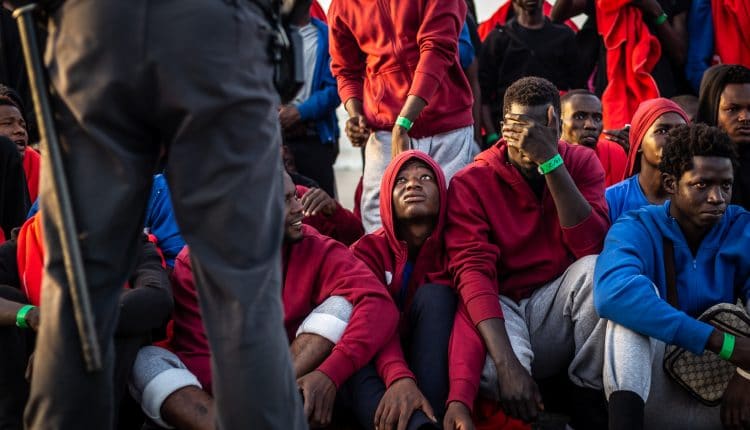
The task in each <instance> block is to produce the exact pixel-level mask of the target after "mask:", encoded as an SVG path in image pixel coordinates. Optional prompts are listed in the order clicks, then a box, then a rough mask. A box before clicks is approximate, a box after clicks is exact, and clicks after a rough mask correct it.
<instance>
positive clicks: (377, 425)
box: [374, 399, 385, 430]
mask: <svg viewBox="0 0 750 430" xmlns="http://www.w3.org/2000/svg"><path fill="white" fill-rule="evenodd" d="M383 409H385V405H384V404H383V400H382V399H381V400H380V403H378V407H377V409H375V420H374V421H375V428H376V429H377V430H381V429H380V418H381V417H382V416H383Z"/></svg>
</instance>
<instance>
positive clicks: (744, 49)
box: [711, 0, 750, 67]
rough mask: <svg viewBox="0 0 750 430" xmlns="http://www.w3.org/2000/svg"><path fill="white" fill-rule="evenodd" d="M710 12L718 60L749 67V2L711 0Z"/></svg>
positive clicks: (744, 0) (740, 0) (723, 62)
mask: <svg viewBox="0 0 750 430" xmlns="http://www.w3.org/2000/svg"><path fill="white" fill-rule="evenodd" d="M711 13H712V15H713V21H714V37H715V38H716V40H715V41H714V47H715V49H716V55H718V56H719V61H720V62H721V63H722V64H741V65H743V66H745V67H750V2H748V1H747V0H712V1H711Z"/></svg>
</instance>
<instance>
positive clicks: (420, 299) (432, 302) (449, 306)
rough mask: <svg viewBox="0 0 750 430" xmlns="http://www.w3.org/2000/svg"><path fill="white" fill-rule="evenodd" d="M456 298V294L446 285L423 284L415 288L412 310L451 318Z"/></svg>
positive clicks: (454, 309)
mask: <svg viewBox="0 0 750 430" xmlns="http://www.w3.org/2000/svg"><path fill="white" fill-rule="evenodd" d="M457 301H458V298H457V296H456V292H455V291H454V290H453V289H452V288H451V287H449V286H447V285H441V284H425V285H422V286H421V287H419V288H417V292H416V293H415V294H414V299H413V301H412V305H411V306H412V310H413V311H417V312H420V313H424V312H430V313H431V314H435V315H439V316H451V317H453V314H454V312H455V311H456V303H457Z"/></svg>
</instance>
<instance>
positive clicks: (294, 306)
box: [131, 174, 398, 429]
mask: <svg viewBox="0 0 750 430" xmlns="http://www.w3.org/2000/svg"><path fill="white" fill-rule="evenodd" d="M284 192H285V201H286V223H285V230H284V244H283V250H282V256H283V267H282V273H283V274H284V287H283V290H282V302H283V306H284V325H285V327H286V331H287V335H288V337H289V341H290V343H291V345H290V349H291V354H292V361H293V363H294V370H295V372H296V375H297V378H298V379H297V382H298V384H299V387H300V390H301V392H302V396H303V397H304V405H305V412H306V414H307V418H308V421H309V422H310V423H311V424H312V425H314V426H326V425H328V424H329V423H330V421H331V414H332V411H333V405H334V400H335V397H336V391H337V389H338V388H339V387H341V385H342V384H343V383H344V382H345V381H346V380H347V379H348V378H349V377H350V376H351V375H352V374H354V373H355V372H356V371H358V370H359V369H360V368H362V367H363V366H364V365H365V364H367V363H368V362H369V361H370V360H371V359H372V358H373V356H374V355H375V353H376V352H377V351H378V350H379V349H380V348H381V347H382V346H383V345H384V344H385V343H386V341H387V340H388V339H390V338H391V336H393V333H394V332H395V330H396V324H397V321H398V312H397V310H396V308H395V306H394V305H393V302H392V300H391V299H390V297H389V296H388V292H387V291H386V290H385V288H384V287H383V286H382V284H381V283H380V282H379V281H378V280H377V279H376V278H375V277H374V276H373V275H372V273H371V272H370V271H369V270H368V269H367V267H366V266H365V265H364V264H363V263H362V262H360V261H359V260H357V259H356V257H354V256H353V255H352V253H351V251H349V250H348V249H347V248H346V247H345V246H344V245H342V244H341V243H339V242H337V241H335V240H333V239H330V238H328V237H325V236H323V235H321V234H320V233H318V232H317V231H315V229H313V228H311V227H308V226H306V225H303V224H302V210H303V209H302V204H301V203H300V201H299V198H298V196H297V194H296V192H295V187H294V184H293V183H292V179H291V178H290V177H289V175H288V174H284ZM249 240H251V238H249ZM190 267H191V265H190V257H189V250H188V248H185V249H184V250H183V251H182V252H181V253H180V255H179V256H178V257H177V261H176V263H175V270H174V280H173V289H174V296H175V312H174V333H173V337H172V339H171V340H170V341H169V343H168V345H167V346H168V347H169V349H171V350H172V351H173V352H174V354H173V353H172V352H170V351H167V350H166V349H163V348H159V347H148V348H144V349H143V350H142V351H141V354H140V355H139V357H138V360H137V362H136V365H135V366H134V369H133V375H132V381H131V392H132V393H133V394H134V396H135V397H136V399H137V400H139V402H140V403H141V407H142V408H143V410H144V412H145V413H146V414H147V415H148V416H149V417H151V418H152V419H153V420H154V421H155V422H156V423H158V424H159V425H161V426H167V425H171V426H175V427H178V428H180V429H206V428H214V427H213V426H214V411H213V399H212V398H211V395H210V393H211V369H210V364H209V363H210V351H209V347H208V342H207V341H206V336H205V332H204V329H203V325H202V321H201V314H200V309H199V306H198V297H197V295H196V290H195V286H194V282H193V275H192V273H191V270H190ZM255 287H256V286H252V285H248V288H255ZM316 307H317V308H316ZM261 341H262V340H261ZM259 389H261V390H262V389H263V388H262V387H259ZM204 390H205V391H204Z"/></svg>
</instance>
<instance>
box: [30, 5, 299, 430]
mask: <svg viewBox="0 0 750 430" xmlns="http://www.w3.org/2000/svg"><path fill="white" fill-rule="evenodd" d="M258 2H261V3H262V2H267V3H268V4H269V5H270V4H271V2H270V0H254V1H252V2H251V1H247V0H242V1H220V0H130V1H121V0H76V1H66V2H64V3H63V4H62V5H61V6H60V8H59V9H58V10H57V11H56V12H55V13H53V14H52V16H51V17H50V22H49V37H48V39H47V42H48V46H47V49H46V55H47V66H48V67H47V68H48V73H49V78H50V84H51V86H52V87H54V97H53V100H52V103H53V105H54V108H55V114H56V115H55V119H56V120H57V125H58V132H59V135H60V142H61V145H62V149H63V154H62V155H63V161H64V163H65V168H66V177H67V182H68V185H69V188H70V191H71V194H72V204H73V209H74V211H75V215H76V224H77V226H78V233H79V242H80V245H81V251H82V255H83V263H84V266H85V271H86V277H87V279H88V284H89V291H90V296H91V302H92V308H93V313H94V318H95V320H96V326H97V332H98V337H99V339H98V341H99V346H100V348H101V351H102V353H103V370H102V371H101V372H97V373H87V372H86V370H85V368H84V362H83V360H82V358H81V351H80V343H79V339H78V333H77V331H76V325H75V321H74V318H73V310H72V305H71V298H70V288H69V285H68V281H67V279H66V276H65V267H64V265H63V253H62V251H61V247H60V236H59V233H58V231H59V226H60V225H61V219H60V215H59V214H58V213H55V212H54V209H53V208H52V207H51V206H50V204H51V202H53V201H54V199H55V194H54V191H53V186H52V184H53V183H52V178H51V176H50V170H49V169H47V168H45V169H42V177H41V216H42V220H43V225H44V245H45V250H46V253H47V255H46V258H45V268H44V269H45V270H44V282H43V293H42V305H41V307H42V308H43V309H44V312H43V313H42V315H41V328H40V331H39V337H38V343H37V357H44V358H45V359H38V360H35V362H34V370H33V372H34V373H33V374H34V377H33V379H32V381H31V395H30V398H29V401H28V404H27V407H26V413H25V423H26V427H27V428H29V429H32V430H36V429H45V430H48V429H51V430H55V429H61V430H67V429H95V430H104V429H112V428H114V423H113V419H114V418H113V417H114V413H113V412H114V407H115V405H114V396H113V387H112V372H113V363H114V349H113V343H112V335H113V332H114V329H115V325H116V322H117V318H118V312H117V309H118V299H119V296H120V294H121V291H122V286H123V284H124V283H125V280H126V279H127V277H128V275H129V272H130V271H131V269H132V268H133V266H134V263H135V259H136V252H137V247H136V245H137V240H136V239H137V237H138V234H139V233H140V232H141V231H142V229H143V216H144V212H145V208H146V203H147V200H148V197H149V192H150V188H151V181H152V175H153V173H154V170H155V169H156V168H157V160H158V158H159V154H160V152H161V150H162V149H165V148H167V149H168V154H169V157H168V158H169V160H168V166H167V170H166V175H167V178H168V180H169V185H170V189H171V191H172V202H173V204H174V211H175V216H176V218H177V222H178V223H179V225H180V230H181V233H182V235H183V236H184V238H185V242H187V243H188V244H189V245H190V248H191V258H192V260H193V261H192V262H193V272H194V276H195V281H196V287H197V291H198V295H199V296H200V306H201V313H202V315H203V322H204V325H205V327H206V334H207V337H208V341H209V343H210V346H211V350H212V352H213V355H212V371H213V383H214V387H213V392H214V394H215V395H216V403H217V404H216V406H217V413H218V427H219V428H220V429H244V428H263V429H303V428H306V427H307V424H306V422H305V417H304V414H303V411H302V402H301V399H300V395H299V392H298V389H297V386H296V383H295V379H294V372H293V370H292V366H291V360H290V354H289V346H288V345H287V341H286V333H285V332H284V328H283V312H282V307H281V270H280V267H281V257H280V253H281V237H282V222H283V197H282V196H283V183H282V176H281V154H280V135H279V126H278V115H277V107H278V103H279V100H278V95H277V94H276V92H275V90H274V87H273V67H272V64H271V58H270V54H269V50H268V49H267V48H268V46H269V44H270V41H271V27H270V25H269V23H268V21H267V20H266V19H265V18H264V17H263V14H262V12H261V10H260V8H259V7H258V6H257V4H256V3H258ZM207 32H208V33H210V34H207ZM42 157H43V161H42V164H43V165H46V166H48V167H49V164H50V160H49V158H48V157H49V152H48V151H47V152H45V153H43V155H42Z"/></svg>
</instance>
